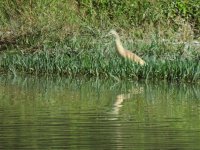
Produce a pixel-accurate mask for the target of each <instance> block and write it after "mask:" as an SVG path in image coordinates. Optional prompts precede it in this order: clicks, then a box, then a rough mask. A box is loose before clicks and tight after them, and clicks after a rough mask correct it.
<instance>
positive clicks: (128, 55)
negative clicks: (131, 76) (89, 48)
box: [107, 29, 145, 66]
mask: <svg viewBox="0 0 200 150" xmlns="http://www.w3.org/2000/svg"><path fill="white" fill-rule="evenodd" d="M108 35H113V36H114V37H115V44H116V50H117V52H118V53H119V55H121V56H122V57H124V58H126V59H130V60H132V61H134V62H136V63H139V64H140V65H142V66H143V65H144V64H145V61H144V60H142V58H140V57H139V56H137V55H136V54H134V53H132V52H131V51H129V50H127V49H124V48H123V46H122V43H121V41H120V37H119V35H118V33H117V32H116V31H115V30H113V29H112V30H110V32H109V33H108ZM108 35H107V36H108Z"/></svg>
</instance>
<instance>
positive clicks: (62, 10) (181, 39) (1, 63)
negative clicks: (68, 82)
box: [0, 0, 200, 82]
mask: <svg viewBox="0 0 200 150" xmlns="http://www.w3.org/2000/svg"><path fill="white" fill-rule="evenodd" d="M197 3H198V2H196V3H195V2H193V1H189V2H188V3H186V2H176V3H173V2H171V3H169V4H170V5H169V6H168V7H165V5H164V3H163V2H162V1H157V2H156V3H155V2H149V1H144V3H140V2H139V1H135V3H133V4H130V5H129V2H117V1H116V2H115V1H113V2H112V4H111V3H110V1H104V2H103V1H101V2H95V1H87V2H86V1H71V2H68V3H66V2H62V1H59V2H58V1H51V2H49V1H41V2H40V1H37V2H33V1H31V0H30V1H26V2H25V1H2V2H0V5H1V6H2V7H0V13H1V17H0V19H1V23H0V25H1V27H0V37H1V38H0V71H1V72H11V73H12V74H13V75H17V74H18V73H28V74H34V75H44V74H49V75H50V74H55V75H61V76H70V77H77V76H84V77H95V78H96V77H99V78H113V79H115V80H123V79H128V80H140V79H142V80H168V81H183V82H199V80H200V62H199V61H200V47H199V45H195V44H194V42H193V41H197V43H198V42H199V39H198V37H199V26H198V25H199V22H200V20H199V16H198V13H196V12H195V10H196V6H198V4H197ZM146 7H148V9H146ZM114 8H115V9H114ZM139 8H140V11H139V12H138V9H139ZM155 8H156V9H155ZM127 10H130V11H127ZM128 12H131V13H128ZM149 12H152V13H151V14H150V13H149ZM158 12H159V13H158ZM166 12H168V13H166ZM127 13H128V14H127ZM133 14H134V15H133ZM111 28H115V29H117V31H118V32H119V34H120V35H121V39H122V42H123V45H124V47H125V48H127V49H129V50H131V51H132V52H134V53H136V54H137V55H139V56H140V57H142V58H143V59H144V60H145V61H146V62H147V65H146V66H143V67H142V66H139V65H137V64H135V63H133V62H130V61H127V60H124V59H122V58H120V57H119V56H118V55H117V54H116V51H115V46H114V41H113V39H112V38H105V37H104V36H105V35H106V34H107V32H108V31H109V30H110V29H111Z"/></svg>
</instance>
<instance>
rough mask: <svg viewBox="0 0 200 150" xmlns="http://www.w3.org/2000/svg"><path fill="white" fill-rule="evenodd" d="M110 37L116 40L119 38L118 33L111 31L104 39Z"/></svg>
mask: <svg viewBox="0 0 200 150" xmlns="http://www.w3.org/2000/svg"><path fill="white" fill-rule="evenodd" d="M111 35H113V36H114V37H115V38H118V37H119V35H118V33H117V32H116V31H115V30H114V29H111V30H110V31H109V32H108V34H107V35H106V37H107V36H111Z"/></svg>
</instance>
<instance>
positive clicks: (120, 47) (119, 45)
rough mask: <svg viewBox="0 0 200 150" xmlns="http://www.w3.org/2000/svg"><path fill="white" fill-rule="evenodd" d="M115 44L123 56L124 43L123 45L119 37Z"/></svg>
mask: <svg viewBox="0 0 200 150" xmlns="http://www.w3.org/2000/svg"><path fill="white" fill-rule="evenodd" d="M115 44H116V49H117V51H118V52H119V53H120V54H122V53H123V52H124V48H123V46H122V43H121V41H120V38H119V37H116V39H115Z"/></svg>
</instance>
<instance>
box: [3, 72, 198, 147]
mask: <svg viewBox="0 0 200 150" xmlns="http://www.w3.org/2000/svg"><path fill="white" fill-rule="evenodd" d="M199 89H200V85H190V84H176V83H173V84H172V83H170V84H169V83H165V82H156V83H137V82H128V81H127V82H115V81H102V80H81V79H76V80H71V79H66V78H36V77H17V78H12V77H9V76H8V77H5V76H1V77H0V149H8V150H10V149H87V150H88V149H91V150H94V149H95V150H98V149H99V150H103V149H108V150H112V149H113V150H116V149H117V150H124V149H136V150H140V149H200V143H199V141H200V90H199Z"/></svg>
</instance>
